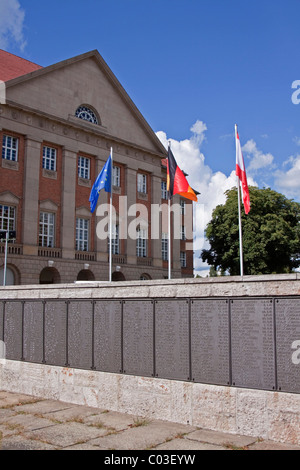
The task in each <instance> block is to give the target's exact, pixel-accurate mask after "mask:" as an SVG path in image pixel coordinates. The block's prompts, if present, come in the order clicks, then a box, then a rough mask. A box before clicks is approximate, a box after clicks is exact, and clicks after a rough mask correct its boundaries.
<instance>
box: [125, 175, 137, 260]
mask: <svg viewBox="0 0 300 470" xmlns="http://www.w3.org/2000/svg"><path fill="white" fill-rule="evenodd" d="M126 194H127V208H128V209H129V208H130V207H131V206H132V205H133V204H136V170H133V169H132V168H127V169H126ZM135 218H136V214H135V215H131V216H129V217H128V219H127V220H128V225H129V224H130V222H132V221H133V220H134V219H135ZM126 254H127V263H128V264H135V265H136V263H137V259H136V240H133V239H132V238H130V237H129V236H128V235H127V241H126Z"/></svg>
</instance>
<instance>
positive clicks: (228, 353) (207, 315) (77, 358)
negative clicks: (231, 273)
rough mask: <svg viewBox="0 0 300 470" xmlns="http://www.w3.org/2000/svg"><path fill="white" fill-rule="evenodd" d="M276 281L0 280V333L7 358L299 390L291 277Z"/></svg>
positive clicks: (298, 311) (297, 319) (298, 333)
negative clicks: (2, 285)
mask: <svg viewBox="0 0 300 470" xmlns="http://www.w3.org/2000/svg"><path fill="white" fill-rule="evenodd" d="M276 279H277V278H276ZM288 280H289V279H287V281H288ZM295 280H296V282H294V281H295ZM230 282H231V284H234V281H232V280H231V281H230ZM270 282H271V281H270ZM272 282H273V281H272ZM281 283H282V281H281V280H278V279H277V280H276V281H275V284H273V288H272V289H271V287H270V286H268V285H267V284H265V288H264V289H263V287H262V286H261V285H260V286H259V285H258V284H255V282H253V284H252V285H251V286H250V287H251V288H250V287H249V286H246V283H245V282H243V284H241V283H240V284H239V281H236V286H235V287H236V289H235V291H236V292H237V294H238V295H237V296H234V295H232V293H233V292H234V286H233V285H231V284H230V283H228V282H227V283H225V282H223V283H222V282H221V283H219V284H218V283H217V282H215V289H214V290H213V294H212V295H209V296H207V286H208V285H209V288H210V289H211V288H212V286H213V284H212V282H209V283H206V284H205V283H201V282H191V281H190V282H188V283H184V282H180V281H177V283H176V282H175V281H174V282H173V283H172V282H171V281H170V282H169V283H166V286H167V287H168V290H166V297H162V296H159V297H158V296H157V297H156V296H155V295H153V294H155V290H153V286H154V287H155V283H154V284H153V283H152V284H151V283H150V281H149V284H148V286H146V285H145V284H142V286H141V287H140V289H139V288H138V285H137V284H136V285H135V284H132V285H131V286H130V285H129V284H127V285H125V284H124V285H123V286H122V283H121V284H120V285H118V286H114V287H112V286H111V285H110V286H104V287H105V288H104V289H101V286H97V287H95V286H94V287H93V286H91V287H90V288H87V287H85V288H78V289H77V290H76V287H74V286H72V287H71V288H69V290H68V287H67V286H64V287H63V286H62V287H61V288H60V289H56V295H54V288H53V289H52V291H51V290H50V289H48V290H47V289H46V290H45V289H44V290H39V291H38V288H36V289H31V290H30V293H29V290H27V291H26V289H25V291H26V292H25V291H24V290H22V289H19V290H18V292H17V294H15V295H14V293H13V289H0V341H2V342H4V343H5V350H6V359H10V360H14V361H26V362H32V363H40V364H47V365H54V366H62V367H72V368H78V369H85V370H95V371H102V372H111V373H120V374H127V375H137V376H143V377H154V378H155V377H157V378H163V379H174V380H179V381H188V382H197V383H203V384H212V385H224V386H235V387H241V388H250V389H251V388H252V389H260V390H270V391H278V392H280V391H282V392H290V393H297V394H299V393H300V296H299V297H298V295H295V292H297V291H298V282H297V279H294V280H293V286H292V285H291V284H288V282H287V283H285V289H284V286H282V285H281ZM175 284H176V286H175ZM238 284H239V285H238ZM279 284H280V287H279ZM156 285H157V286H158V284H156ZM220 285H221V286H223V295H220V294H221V293H222V292H221V290H220ZM174 286H175V287H176V295H174V290H173V291H172V289H174ZM201 286H202V287H203V289H202V291H201ZM204 286H206V288H204ZM106 287H107V290H106ZM186 287H187V288H186ZM159 288H161V286H159ZM291 288H292V291H291ZM40 289H42V288H40ZM144 289H148V295H147V296H145V295H144V296H143V295H141V296H139V293H140V294H145V292H146V291H145V290H144ZM249 289H250V290H249ZM243 290H244V292H247V295H246V296H241V293H242V291H243ZM34 291H35V294H34ZM187 291H188V292H189V294H194V295H188V296H185V295H184V294H186V293H187ZM250 291H251V292H252V295H249V292H250ZM272 291H273V292H275V293H276V295H271V292H272ZM15 292H16V291H15ZM160 292H161V291H160V290H158V291H157V293H160ZM251 292H250V294H251ZM262 292H265V293H266V295H261V293H262ZM284 292H288V293H289V294H290V295H284ZM108 293H110V297H108V296H107V295H105V294H108ZM255 293H256V294H257V295H255ZM68 294H69V295H68ZM292 294H293V295H292Z"/></svg>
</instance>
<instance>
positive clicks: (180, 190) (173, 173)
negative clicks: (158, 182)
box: [167, 147, 198, 201]
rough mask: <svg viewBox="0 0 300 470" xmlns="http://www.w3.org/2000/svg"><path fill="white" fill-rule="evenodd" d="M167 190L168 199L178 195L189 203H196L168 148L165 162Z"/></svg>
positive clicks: (193, 193)
mask: <svg viewBox="0 0 300 470" xmlns="http://www.w3.org/2000/svg"><path fill="white" fill-rule="evenodd" d="M167 190H168V191H169V198H170V199H171V198H172V196H174V195H175V194H180V195H181V196H183V197H185V198H186V199H190V200H191V201H198V198H197V196H196V194H195V192H194V191H193V189H192V188H191V187H190V185H189V183H188V181H187V179H186V177H185V176H184V174H183V172H182V171H181V169H180V168H179V166H178V165H177V163H176V160H175V158H174V155H173V153H172V151H171V149H170V147H169V149H168V161H167Z"/></svg>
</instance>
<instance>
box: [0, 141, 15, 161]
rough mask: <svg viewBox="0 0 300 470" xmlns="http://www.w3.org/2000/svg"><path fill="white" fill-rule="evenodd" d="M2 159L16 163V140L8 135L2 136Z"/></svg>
mask: <svg viewBox="0 0 300 470" xmlns="http://www.w3.org/2000/svg"><path fill="white" fill-rule="evenodd" d="M2 158H4V159H5V160H11V161H13V162H17V161H18V139H17V138H16V137H11V136H9V135H4V136H3V140H2Z"/></svg>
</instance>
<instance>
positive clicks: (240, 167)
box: [236, 130, 250, 214]
mask: <svg viewBox="0 0 300 470" xmlns="http://www.w3.org/2000/svg"><path fill="white" fill-rule="evenodd" d="M236 175H237V176H238V178H239V180H240V182H241V184H242V192H243V202H244V208H245V214H248V213H249V211H250V195H249V189H248V183H247V175H246V169H245V163H244V158H243V154H242V149H241V143H240V138H239V134H238V131H237V130H236Z"/></svg>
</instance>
